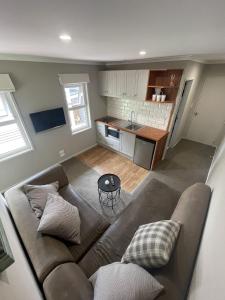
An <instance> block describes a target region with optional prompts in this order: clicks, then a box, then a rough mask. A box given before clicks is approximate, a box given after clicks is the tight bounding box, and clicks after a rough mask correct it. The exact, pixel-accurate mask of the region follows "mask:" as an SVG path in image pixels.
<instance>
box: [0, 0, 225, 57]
mask: <svg viewBox="0 0 225 300" xmlns="http://www.w3.org/2000/svg"><path fill="white" fill-rule="evenodd" d="M0 7H1V9H0V54H16V55H32V56H43V57H53V58H60V59H70V60H88V61H97V62H112V61H127V60H137V59H143V57H141V56H140V55H139V51H140V50H145V51H146V52H147V54H146V55H145V56H144V58H145V59H146V58H150V59H156V58H158V57H160V58H163V57H171V56H172V57H176V56H178V57H179V56H180V57H187V58H191V59H201V57H202V58H204V60H205V61H207V60H215V61H216V60H217V61H218V60H224V59H225V1H224V0H214V1H212V0H185V1H184V0H64V1H62V0H7V1H5V0H0ZM60 34H69V35H71V37H72V40H71V41H70V42H62V41H61V40H60V39H59V35H60Z"/></svg>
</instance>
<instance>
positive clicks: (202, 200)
mask: <svg viewBox="0 0 225 300" xmlns="http://www.w3.org/2000/svg"><path fill="white" fill-rule="evenodd" d="M210 196H211V190H210V188H209V186H207V185H205V184H204V183H196V184H194V185H192V186H191V187H189V188H188V189H186V190H185V191H184V192H183V194H182V195H181V197H180V200H179V202H178V205H177V207H176V209H175V210H174V213H173V215H172V217H171V219H172V220H174V221H179V222H181V224H182V226H181V230H180V233H179V236H178V239H177V243H176V246H175V248H174V250H173V252H172V255H171V258H170V261H169V262H168V264H167V265H166V266H165V267H163V268H160V269H151V270H150V271H151V273H152V274H153V275H154V277H155V278H156V279H157V280H158V281H159V282H160V283H161V284H162V285H163V286H164V288H165V290H164V292H162V294H161V295H160V296H159V298H157V300H170V299H174V300H175V299H176V300H184V299H186V297H187V291H188V287H189V284H190V281H191V277H192V272H193V269H194V264H195V259H196V255H197V253H198V248H199V244H200V241H201V235H202V231H203V228H204V223H205V220H206V216H207V211H208V206H209V201H210Z"/></svg>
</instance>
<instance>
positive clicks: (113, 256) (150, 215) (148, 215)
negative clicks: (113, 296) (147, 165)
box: [79, 179, 179, 277]
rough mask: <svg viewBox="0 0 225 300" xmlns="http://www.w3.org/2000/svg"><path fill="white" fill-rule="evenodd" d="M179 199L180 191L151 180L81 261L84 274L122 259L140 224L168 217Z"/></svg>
mask: <svg viewBox="0 0 225 300" xmlns="http://www.w3.org/2000/svg"><path fill="white" fill-rule="evenodd" d="M178 199H179V193H178V192H177V191H175V190H173V189H171V188H169V187H168V186H167V185H165V184H164V183H162V182H160V181H158V180H156V179H153V180H151V182H150V183H149V184H148V185H147V186H146V187H145V188H144V189H143V190H142V193H141V195H139V196H138V198H137V199H134V200H133V201H132V202H131V203H130V204H129V206H128V207H127V208H126V209H125V210H124V211H123V212H122V214H121V215H120V217H119V218H118V219H117V221H116V222H115V223H114V224H112V225H111V226H110V227H109V228H108V230H107V231H106V232H105V233H104V234H103V236H102V237H101V238H100V239H99V240H98V241H97V243H96V244H95V245H94V246H93V247H92V248H91V249H90V251H89V252H88V253H87V254H86V255H85V256H84V257H83V259H82V260H81V261H80V262H79V265H80V267H81V268H82V269H83V270H84V272H85V274H86V275H87V276H88V277H90V276H91V275H92V274H93V273H94V272H95V271H96V270H97V269H98V268H99V267H101V266H103V265H106V264H110V263H112V262H116V261H120V260H121V258H122V256H123V254H124V252H125V250H126V248H127V246H128V245H129V243H130V241H131V239H132V237H133V235H134V233H135V231H136V230H137V229H138V227H139V226H140V225H142V224H146V223H151V222H156V221H159V220H163V219H169V218H170V217H171V215H172V213H173V211H174V208H175V206H176V204H177V201H178Z"/></svg>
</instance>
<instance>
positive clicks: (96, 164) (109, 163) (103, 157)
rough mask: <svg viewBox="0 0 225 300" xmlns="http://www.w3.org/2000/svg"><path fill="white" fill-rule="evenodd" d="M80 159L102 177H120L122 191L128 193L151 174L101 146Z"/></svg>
mask: <svg viewBox="0 0 225 300" xmlns="http://www.w3.org/2000/svg"><path fill="white" fill-rule="evenodd" d="M78 158H79V159H80V160H81V161H82V162H83V163H84V164H86V165H87V166H89V167H90V168H93V169H94V170H95V171H96V172H98V173H99V174H101V175H102V174H105V173H113V174H116V175H118V176H119V178H120V179H121V186H122V189H123V190H125V191H126V192H132V191H133V190H134V189H135V188H136V187H137V186H138V185H139V184H140V183H141V182H142V181H143V179H144V178H145V177H146V176H147V174H148V173H149V172H148V171H147V170H145V169H143V168H141V167H139V166H137V165H135V164H134V163H133V162H132V161H131V160H129V159H127V158H126V157H124V156H122V155H119V154H117V153H115V152H113V151H110V150H108V149H106V148H103V147H101V146H96V147H94V148H92V149H90V150H88V151H86V152H84V153H82V154H80V155H79V156H78Z"/></svg>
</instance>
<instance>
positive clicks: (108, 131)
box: [106, 126, 120, 139]
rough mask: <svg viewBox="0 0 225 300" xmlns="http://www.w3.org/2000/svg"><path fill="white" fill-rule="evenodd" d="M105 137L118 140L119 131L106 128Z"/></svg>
mask: <svg viewBox="0 0 225 300" xmlns="http://www.w3.org/2000/svg"><path fill="white" fill-rule="evenodd" d="M106 136H108V137H110V138H114V139H119V138H120V131H119V129H116V128H113V127H110V126H106Z"/></svg>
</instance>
